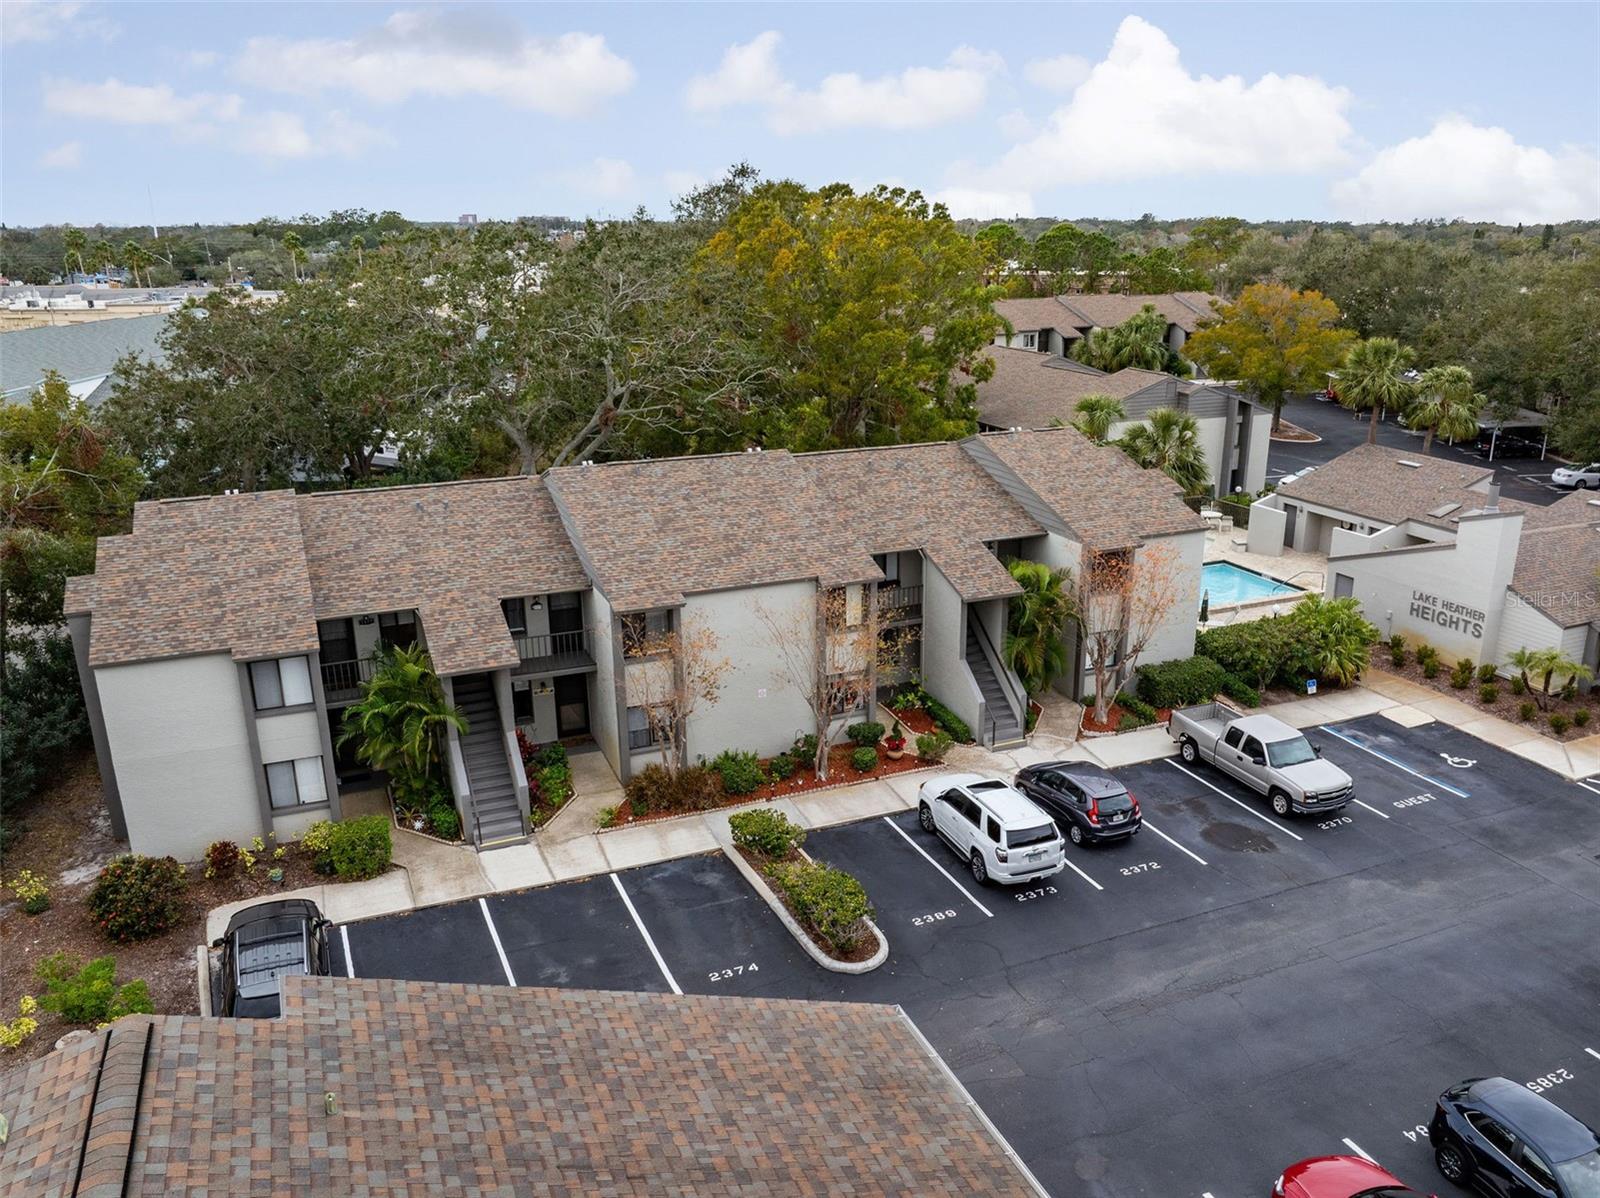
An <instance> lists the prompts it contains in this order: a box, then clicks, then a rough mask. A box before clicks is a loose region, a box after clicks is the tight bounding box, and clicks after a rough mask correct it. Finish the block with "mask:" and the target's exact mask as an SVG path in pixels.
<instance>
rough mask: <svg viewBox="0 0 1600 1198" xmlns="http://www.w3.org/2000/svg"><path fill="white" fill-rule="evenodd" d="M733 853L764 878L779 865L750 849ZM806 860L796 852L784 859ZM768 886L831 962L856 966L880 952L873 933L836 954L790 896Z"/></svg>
mask: <svg viewBox="0 0 1600 1198" xmlns="http://www.w3.org/2000/svg"><path fill="white" fill-rule="evenodd" d="M733 851H734V852H736V853H738V854H739V856H741V857H743V858H744V859H745V860H746V861H748V862H749V863H750V868H751V869H753V870H755V871H756V873H758V874H760V875H761V876H762V877H763V878H765V877H766V876H767V867H768V866H770V865H776V864H778V862H776V861H774V860H773V859H772V858H771V857H765V856H762V855H761V854H759V853H752V852H751V851H750V850H749V849H743V848H738V847H737V846H736V847H735V848H734V850H733ZM805 859H806V857H805V854H803V853H799V852H794V853H790V854H789V856H787V857H786V858H784V862H785V863H787V862H798V861H804V860H805ZM767 885H768V886H771V887H772V893H773V894H775V895H777V896H778V901H779V902H780V903H782V904H783V907H784V910H786V911H787V912H789V915H790V917H791V918H792V919H793V920H794V921H795V923H797V924H799V925H800V928H801V929H802V930H803V931H804V932H805V934H806V935H807V936H810V937H811V943H812V944H814V945H816V946H817V948H818V949H820V950H821V951H822V954H823V956H825V957H828V958H829V959H830V960H834V961H840V962H843V963H844V964H846V965H854V964H856V963H857V962H860V961H868V960H871V959H872V955H873V954H874V953H876V952H877V951H878V938H877V937H876V936H874V935H872V934H871V933H868V934H867V935H866V936H863V937H862V938H861V941H860V943H858V944H857V945H856V946H855V947H854V948H853V949H851V950H850V951H849V952H848V953H844V954H842V955H841V954H839V953H836V952H834V951H833V950H832V949H830V948H829V947H828V946H827V945H825V944H823V943H822V941H820V940H818V939H817V936H816V933H815V932H813V931H812V930H811V929H810V928H808V927H806V921H805V920H803V919H801V918H800V914H799V912H797V911H796V910H795V909H794V905H793V904H792V903H790V902H789V896H788V895H787V894H785V893H784V892H783V891H782V890H780V889H779V888H778V887H777V886H776V885H774V884H773V883H772V881H771V880H770V879H769V880H768V882H767Z"/></svg>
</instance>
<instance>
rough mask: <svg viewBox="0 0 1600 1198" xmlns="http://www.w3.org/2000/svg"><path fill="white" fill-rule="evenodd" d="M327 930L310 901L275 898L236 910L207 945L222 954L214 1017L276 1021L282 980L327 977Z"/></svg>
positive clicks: (324, 921)
mask: <svg viewBox="0 0 1600 1198" xmlns="http://www.w3.org/2000/svg"><path fill="white" fill-rule="evenodd" d="M328 927H329V923H328V921H327V920H326V919H323V918H322V912H321V911H320V910H318V909H317V905H316V904H315V903H313V902H312V901H311V900H310V899H278V900H277V901H276V902H271V903H258V904H257V905H256V906H254V907H246V908H245V909H244V910H243V911H239V912H236V913H235V914H234V917H233V918H232V919H230V920H229V921H228V930H227V931H226V932H224V933H223V935H222V938H221V939H220V940H217V941H215V942H214V943H213V944H212V946H211V947H212V948H220V949H221V950H222V968H221V970H220V974H221V977H220V979H219V981H220V992H219V994H218V995H217V1008H216V1009H217V1014H218V1015H231V1016H234V1017H235V1018H238V1019H274V1018H276V1017H277V1016H278V1014H279V1011H280V1009H281V1004H280V998H281V991H282V984H283V978H284V977H285V976H287V975H288V974H291V973H299V974H309V975H310V976H312V977H326V976H327V975H328V972H329V962H328Z"/></svg>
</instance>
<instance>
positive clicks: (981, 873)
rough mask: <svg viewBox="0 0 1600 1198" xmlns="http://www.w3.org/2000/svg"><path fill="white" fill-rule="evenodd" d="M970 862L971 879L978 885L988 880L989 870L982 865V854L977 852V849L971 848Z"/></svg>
mask: <svg viewBox="0 0 1600 1198" xmlns="http://www.w3.org/2000/svg"><path fill="white" fill-rule="evenodd" d="M970 864H971V866H972V880H973V881H974V882H976V883H977V884H978V885H979V886H982V885H983V884H984V883H985V882H987V881H988V880H989V871H988V869H986V868H985V867H984V864H983V854H982V853H980V852H978V850H977V849H973V850H972V861H971V862H970Z"/></svg>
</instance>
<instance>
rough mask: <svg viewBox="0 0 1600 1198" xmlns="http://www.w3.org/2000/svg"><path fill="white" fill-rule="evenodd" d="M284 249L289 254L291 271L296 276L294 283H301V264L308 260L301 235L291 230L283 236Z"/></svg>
mask: <svg viewBox="0 0 1600 1198" xmlns="http://www.w3.org/2000/svg"><path fill="white" fill-rule="evenodd" d="M283 248H284V249H285V250H287V251H288V253H289V271H290V273H291V274H292V275H293V276H294V281H295V282H296V283H298V282H299V281H300V264H301V263H302V262H304V261H305V259H306V250H305V245H304V243H303V242H301V240H300V234H298V233H296V232H295V231H294V230H293V229H290V230H289V231H288V232H287V233H285V234H284V235H283Z"/></svg>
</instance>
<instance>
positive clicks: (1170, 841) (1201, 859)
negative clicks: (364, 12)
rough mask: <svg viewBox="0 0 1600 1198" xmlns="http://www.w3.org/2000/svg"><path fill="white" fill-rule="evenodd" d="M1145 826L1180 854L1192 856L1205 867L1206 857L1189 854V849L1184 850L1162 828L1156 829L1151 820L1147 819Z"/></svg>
mask: <svg viewBox="0 0 1600 1198" xmlns="http://www.w3.org/2000/svg"><path fill="white" fill-rule="evenodd" d="M1144 826H1145V827H1147V828H1149V829H1150V830H1151V831H1152V832H1154V833H1155V834H1156V835H1157V836H1159V837H1161V839H1162V840H1164V841H1166V842H1167V843H1168V844H1170V845H1171V846H1172V847H1173V848H1175V849H1177V850H1178V852H1180V853H1188V855H1189V856H1191V857H1193V858H1194V859H1195V860H1196V861H1198V862H1199V863H1200V864H1201V865H1204V864H1205V863H1206V859H1205V858H1204V857H1202V856H1200V854H1199V853H1190V852H1189V850H1188V849H1186V848H1184V847H1183V846H1182V845H1181V844H1179V843H1178V842H1177V841H1176V840H1174V839H1172V837H1170V836H1168V835H1167V834H1166V833H1165V832H1163V831H1162V830H1161V829H1160V828H1158V827H1156V826H1155V825H1154V824H1152V823H1151V822H1150V820H1149V819H1148V818H1146V819H1145V821H1144Z"/></svg>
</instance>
